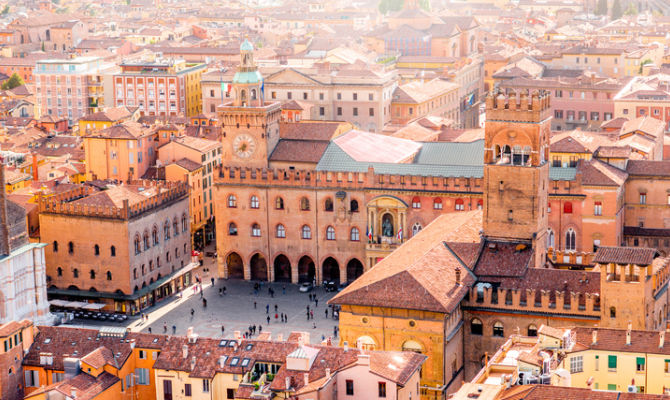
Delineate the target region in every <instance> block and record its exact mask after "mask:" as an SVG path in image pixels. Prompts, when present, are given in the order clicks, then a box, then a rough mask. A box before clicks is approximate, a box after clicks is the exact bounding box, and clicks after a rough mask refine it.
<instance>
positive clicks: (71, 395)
mask: <svg viewBox="0 0 670 400" xmlns="http://www.w3.org/2000/svg"><path fill="white" fill-rule="evenodd" d="M70 397H72V398H73V399H76V398H77V389H75V388H72V389H70Z"/></svg>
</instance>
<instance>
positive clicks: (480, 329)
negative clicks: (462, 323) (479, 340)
mask: <svg viewBox="0 0 670 400" xmlns="http://www.w3.org/2000/svg"><path fill="white" fill-rule="evenodd" d="M470 333H471V334H473V335H482V334H483V333H484V325H483V324H482V321H481V320H480V319H478V318H473V319H472V321H470Z"/></svg>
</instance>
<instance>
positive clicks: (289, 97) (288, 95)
mask: <svg viewBox="0 0 670 400" xmlns="http://www.w3.org/2000/svg"><path fill="white" fill-rule="evenodd" d="M286 98H287V99H289V100H291V99H292V98H293V93H291V92H288V93H286Z"/></svg>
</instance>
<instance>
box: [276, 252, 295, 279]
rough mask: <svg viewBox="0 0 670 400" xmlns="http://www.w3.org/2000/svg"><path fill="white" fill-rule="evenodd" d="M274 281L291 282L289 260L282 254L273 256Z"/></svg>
mask: <svg viewBox="0 0 670 400" xmlns="http://www.w3.org/2000/svg"><path fill="white" fill-rule="evenodd" d="M274 268H275V282H291V262H290V261H289V260H288V257H286V256H285V255H283V254H280V255H278V256H277V257H276V258H275V266H274Z"/></svg>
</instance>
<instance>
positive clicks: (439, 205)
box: [433, 198, 442, 210]
mask: <svg viewBox="0 0 670 400" xmlns="http://www.w3.org/2000/svg"><path fill="white" fill-rule="evenodd" d="M433 209H434V210H441V209H442V199H440V198H437V199H434V200H433Z"/></svg>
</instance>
